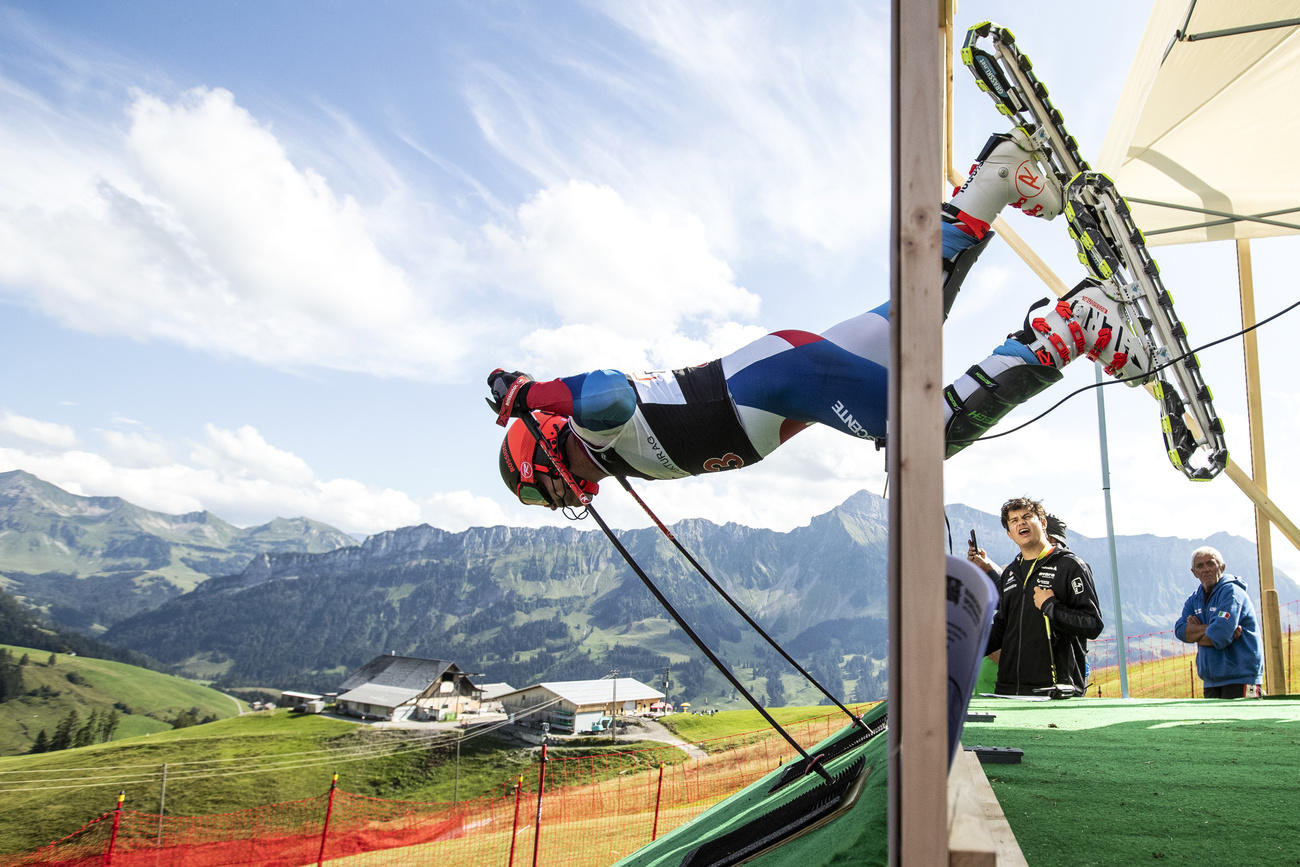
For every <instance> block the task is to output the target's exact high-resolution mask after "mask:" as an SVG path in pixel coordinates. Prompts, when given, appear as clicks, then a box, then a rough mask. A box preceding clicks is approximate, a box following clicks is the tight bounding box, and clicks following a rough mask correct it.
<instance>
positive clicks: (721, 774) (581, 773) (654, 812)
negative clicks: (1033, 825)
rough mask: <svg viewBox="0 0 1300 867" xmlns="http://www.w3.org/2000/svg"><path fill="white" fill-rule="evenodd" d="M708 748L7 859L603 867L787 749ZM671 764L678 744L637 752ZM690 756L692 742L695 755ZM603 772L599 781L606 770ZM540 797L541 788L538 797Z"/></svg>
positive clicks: (241, 817) (830, 726) (560, 767)
mask: <svg viewBox="0 0 1300 867" xmlns="http://www.w3.org/2000/svg"><path fill="white" fill-rule="evenodd" d="M846 722H847V721H846V720H845V718H844V716H843V715H842V714H834V715H827V716H824V717H818V718H816V719H811V720H806V721H802V722H799V723H796V724H794V725H792V726H789V727H788V728H789V730H790V732H791V734H792V735H793V736H794V737H795V738H796V740H798V741H799V742H800V743H801V744H802V745H804V746H811V745H812V744H814V743H816V742H818V741H820V740H822V739H824V738H826V737H828V736H829V735H831V734H832V733H833V732H836V731H839V730H840V729H841V728H843V726H844V725H845V724H846ZM700 746H701V747H703V748H704V750H706V751H708V754H707V755H706V756H704V757H701V758H697V759H693V760H690V761H687V762H679V763H677V764H666V763H660V764H658V766H657V767H652V768H650V769H649V770H636V771H630V772H625V773H622V774H620V773H617V771H613V772H611V768H610V764H611V762H610V759H609V757H608V754H605V755H600V756H579V757H567V756H566V757H556V758H552V757H548V758H547V760H546V761H544V762H540V763H539V764H538V766H537V769H536V770H534V771H533V772H532V773H531V774H525V775H523V776H522V777H520V778H519V780H518V781H516V783H515V784H514V785H513V786H512V787H511V788H510V790H509V791H508V793H507V794H504V795H502V796H497V797H489V798H480V799H476V800H471V801H462V802H460V803H459V804H446V803H428V802H414V801H391V800H385V799H380V798H370V797H365V796H362V795H354V794H352V793H350V792H347V791H345V790H343V789H341V788H338V787H331V789H330V791H329V792H327V793H325V794H323V795H320V796H318V797H315V798H306V799H303V800H300V801H289V802H285V803H280V804H271V805H268V806H265V807H257V808H253V809H248V810H238V811H235V812H232V813H217V814H209V815H203V816H159V815H158V814H156V813H143V812H139V811H136V810H130V809H124V808H123V807H122V805H121V804H119V806H118V809H117V810H114V811H111V812H108V813H105V814H104V815H102V816H100V817H98V818H96V819H94V820H92V821H91V822H89V823H88V824H87V825H86V826H85V827H83V828H82V829H81V830H79V831H77V832H76V833H74V834H71V835H69V836H68V837H65V838H64V839H62V840H58V841H55V842H53V843H50V844H49V845H47V846H44V847H42V848H41V849H39V850H38V851H36V852H33V853H30V854H28V855H21V856H13V857H12V858H9V859H7V858H6V856H0V864H4V865H6V867H17V865H23V867H35V865H45V867H55V865H57V867H74V865H78V867H80V865H86V867H88V865H92V864H93V865H100V864H104V865H107V864H112V865H129V867H143V865H151V867H152V865H184V867H216V865H233V864H257V865H271V867H280V865H284V867H290V865H305V864H316V863H322V862H325V861H328V862H331V863H335V864H356V865H393V867H403V865H408V864H409V865H411V867H416V865H419V867H424V865H427V864H430V863H433V862H435V861H443V860H445V859H450V860H451V861H452V862H455V863H460V864H500V865H512V867H513V865H538V864H547V865H560V864H563V865H573V867H584V865H590V867H603V865H607V864H611V863H613V862H614V861H617V860H618V859H619V858H621V857H623V856H624V855H627V854H630V853H631V852H634V851H636V850H637V849H638V848H640V847H641V846H643V845H645V844H646V843H648V842H650V841H651V840H652V839H654V838H655V837H657V836H660V835H662V834H664V833H667V832H668V831H670V830H672V829H673V828H676V827H677V826H678V825H681V824H682V823H684V822H686V821H688V820H690V819H691V818H693V817H694V816H696V815H698V814H699V813H700V812H702V811H703V810H704V809H705V808H707V807H709V806H711V805H712V804H714V803H716V802H718V801H720V800H722V799H723V798H725V797H726V796H728V795H730V794H731V793H733V792H735V791H737V790H738V789H740V788H743V787H744V786H747V785H749V784H750V783H751V782H753V781H754V780H756V779H758V778H759V777H761V776H762V775H763V774H766V773H767V772H768V771H771V770H772V769H773V768H775V767H777V766H778V765H780V764H781V763H782V762H783V761H786V760H788V759H789V758H790V757H791V756H792V755H793V754H794V751H793V750H792V749H791V748H790V747H789V746H788V745H787V744H786V743H785V742H784V741H783V740H781V739H780V738H777V737H775V736H774V735H773V733H772V732H771V731H759V732H749V733H746V734H743V735H735V736H730V737H727V738H722V739H718V740H715V741H707V742H704V743H702V744H700ZM647 752H649V753H651V754H653V755H654V756H655V757H656V758H659V757H662V758H663V759H667V758H668V757H669V756H670V755H671V756H672V757H673V758H680V751H679V750H678V748H677V747H671V746H667V745H665V746H663V747H651V748H650V749H648V750H636V754H637V756H638V757H639V758H641V759H642V760H644V759H645V758H646V753H647ZM696 752H697V753H699V752H700V751H699V750H696ZM611 773H612V774H613V775H612V776H609V775H610V774H611ZM539 791H540V794H539Z"/></svg>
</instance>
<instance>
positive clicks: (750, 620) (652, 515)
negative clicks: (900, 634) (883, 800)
mask: <svg viewBox="0 0 1300 867" xmlns="http://www.w3.org/2000/svg"><path fill="white" fill-rule="evenodd" d="M615 478H616V479H618V483H619V484H620V485H622V486H623V490H625V491H627V492H628V493H629V494H631V495H632V499H634V500H636V502H637V505H639V506H640V507H641V508H642V509H643V510H644V511H645V513H646V515H648V516H649V517H650V520H651V521H654V523H655V526H656V527H658V528H659V531H660V532H661V533H663V534H664V536H666V537H667V538H668V541H669V542H672V543H673V547H675V548H676V549H677V551H678V553H680V554H681V555H682V556H683V557H685V558H686V561H687V562H688V563H690V564H691V566H692V567H694V569H695V571H696V572H699V573H700V575H701V576H702V577H703V578H704V580H705V581H707V582H709V586H710V587H712V588H713V589H714V591H715V592H716V593H717V594H718V595H719V596H721V597H722V599H723V601H724V602H726V603H727V604H728V605H730V606H731V610H733V611H735V612H736V613H737V614H739V615H740V616H741V617H743V618H744V619H745V622H746V623H748V624H749V627H750V628H751V629H753V630H754V631H755V632H757V633H758V635H759V637H760V638H762V639H763V640H764V641H766V642H767V643H768V644H769V645H770V646H771V647H772V649H773V650H775V651H776V652H777V653H779V654H781V657H782V658H783V659H784V660H785V661H786V662H788V663H790V664H791V665H793V666H794V668H795V670H796V671H798V672H799V673H800V674H801V675H803V677H804V679H805V680H807V681H808V682H809V683H810V684H812V685H813V686H814V687H816V688H817V690H818V691H819V692H821V694H822V695H824V696H826V697H827V698H828V699H830V700H831V701H832V702H833V703H834V704H835V706H836V707H838V708H839V709H840V710H842V711H844V713H845V714H847V715H848V718H849V719H851V720H853V722H854V723H856V724H857V725H859V726H861V727H862V730H863V731H868V732H869V731H870V730H871V729H870V728H869V727H868V726H867V724H866V723H864V722H863V721H862V718H861V717H858V716H856V715H855V714H854V713H853V711H851V710H849V709H848V708H847V707H845V706H844V703H843V702H841V701H840V700H839V699H838V698H836V697H835V696H833V695H831V693H830V691H829V690H828V689H826V687H824V686H822V685H821V684H820V683H819V682H818V681H817V678H815V677H813V676H812V675H811V674H809V673H808V671H807V670H805V669H804V667H803V666H802V665H800V664H799V663H798V662H796V661H795V660H794V657H792V656H790V654H788V653H786V652H785V648H784V647H782V646H781V645H780V644H779V643H777V641H776V639H775V638H773V637H772V636H770V635H768V634H767V633H766V632H765V631H764V630H763V627H761V626H759V625H758V623H757V622H755V620H754V618H752V617H750V616H749V614H748V613H746V612H745V609H743V608H741V607H740V605H739V603H737V602H736V600H734V599H732V598H731V596H730V595H728V593H727V591H726V590H723V589H722V587H721V585H719V584H718V582H717V581H714V580H713V576H712V575H710V574H709V573H708V572H706V571H705V569H704V567H703V566H701V565H700V564H699V562H698V561H697V560H696V559H695V558H694V557H693V556H691V552H690V551H687V550H686V546H685V545H683V544H682V543H681V542H680V541H679V540H678V539H677V537H676V536H674V535H673V533H672V531H671V530H669V529H668V528H667V527H666V526H664V523H663V521H660V520H659V516H658V515H656V514H655V513H654V512H652V511H650V507H649V506H648V505H646V502H645V500H643V499H641V497H640V496H639V495H638V494H637V492H636V491H634V490H632V486H631V485H630V484H628V481H627V478H626V477H624V476H615Z"/></svg>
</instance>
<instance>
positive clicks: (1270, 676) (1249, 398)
mask: <svg viewBox="0 0 1300 867" xmlns="http://www.w3.org/2000/svg"><path fill="white" fill-rule="evenodd" d="M1237 283H1238V286H1239V288H1240V291H1241V327H1242V328H1249V327H1251V326H1252V325H1254V324H1255V321H1256V320H1255V279H1254V275H1253V271H1252V268H1251V261H1250V241H1249V240H1248V239H1241V240H1238V241H1237ZM1241 351H1242V355H1243V356H1244V361H1245V366H1246V419H1247V424H1248V426H1249V428H1250V469H1251V476H1252V477H1253V479H1254V482H1255V485H1256V486H1257V487H1258V488H1259V490H1260V492H1262V493H1263V494H1264V495H1265V496H1266V497H1267V495H1268V470H1267V468H1266V465H1265V462H1264V403H1263V399H1262V396H1261V394H1260V386H1259V343H1258V340H1257V336H1256V333H1255V332H1254V331H1248V332H1246V334H1245V335H1244V337H1243V339H1242V342H1241ZM1255 549H1256V554H1257V560H1258V562H1259V607H1260V612H1259V613H1260V618H1259V619H1260V627H1261V629H1262V630H1263V635H1262V636H1261V638H1262V640H1263V644H1264V648H1263V650H1264V688H1265V689H1266V690H1268V693H1269V695H1282V694H1283V693H1285V692H1286V656H1285V655H1284V654H1283V653H1282V617H1281V612H1280V611H1279V610H1278V603H1277V591H1276V590H1274V588H1273V537H1272V533H1271V530H1270V528H1269V518H1268V515H1266V514H1265V513H1264V511H1263V510H1262V509H1261V508H1260V507H1259V505H1256V506H1255Z"/></svg>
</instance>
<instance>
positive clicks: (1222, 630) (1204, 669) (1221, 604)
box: [1174, 574, 1264, 686]
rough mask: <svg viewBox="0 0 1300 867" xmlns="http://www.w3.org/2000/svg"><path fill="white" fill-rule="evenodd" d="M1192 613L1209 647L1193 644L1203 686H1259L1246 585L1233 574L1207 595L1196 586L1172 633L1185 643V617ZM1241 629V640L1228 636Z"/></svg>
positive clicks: (1260, 668) (1255, 631)
mask: <svg viewBox="0 0 1300 867" xmlns="http://www.w3.org/2000/svg"><path fill="white" fill-rule="evenodd" d="M1193 614H1195V615H1196V619H1197V620H1199V621H1201V622H1202V623H1204V624H1205V627H1206V628H1205V634H1206V635H1208V636H1209V638H1210V640H1211V641H1212V642H1214V646H1213V647H1206V646H1204V645H1197V648H1196V673H1197V674H1198V675H1200V678H1201V680H1202V681H1204V682H1205V685H1206V686H1224V685H1226V684H1230V683H1259V682H1260V676H1261V675H1262V674H1263V673H1264V659H1263V657H1262V656H1261V655H1260V652H1259V624H1258V622H1257V621H1256V620H1255V606H1254V604H1253V603H1252V602H1251V601H1250V594H1249V593H1248V592H1247V591H1246V584H1245V582H1243V581H1242V580H1241V579H1240V578H1238V577H1237V576H1236V575H1227V574H1225V575H1223V576H1222V577H1220V578H1219V583H1217V584H1215V585H1214V587H1212V588H1211V589H1210V592H1209V594H1208V596H1207V594H1206V592H1205V589H1204V588H1203V587H1197V588H1196V591H1195V592H1194V593H1192V595H1191V596H1188V597H1187V601H1186V602H1184V603H1183V613H1182V615H1181V616H1180V617H1179V618H1178V623H1176V624H1175V625H1174V634H1175V635H1177V636H1178V638H1179V640H1186V634H1187V618H1188V617H1190V616H1191V615H1193ZM1238 626H1240V627H1241V637H1239V638H1237V639H1236V640H1234V639H1233V637H1232V635H1233V633H1234V632H1236V631H1237V627H1238Z"/></svg>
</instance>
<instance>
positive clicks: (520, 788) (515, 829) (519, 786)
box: [507, 774, 524, 867]
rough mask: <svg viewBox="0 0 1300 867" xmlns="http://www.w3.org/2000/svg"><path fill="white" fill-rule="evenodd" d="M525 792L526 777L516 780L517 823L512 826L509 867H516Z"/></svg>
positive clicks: (521, 776)
mask: <svg viewBox="0 0 1300 867" xmlns="http://www.w3.org/2000/svg"><path fill="white" fill-rule="evenodd" d="M523 792H524V775H523V774H520V775H519V779H518V780H515V821H514V824H513V825H511V826H510V861H509V863H508V864H507V867H515V838H516V837H518V836H519V801H520V799H521V798H522V797H523Z"/></svg>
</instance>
